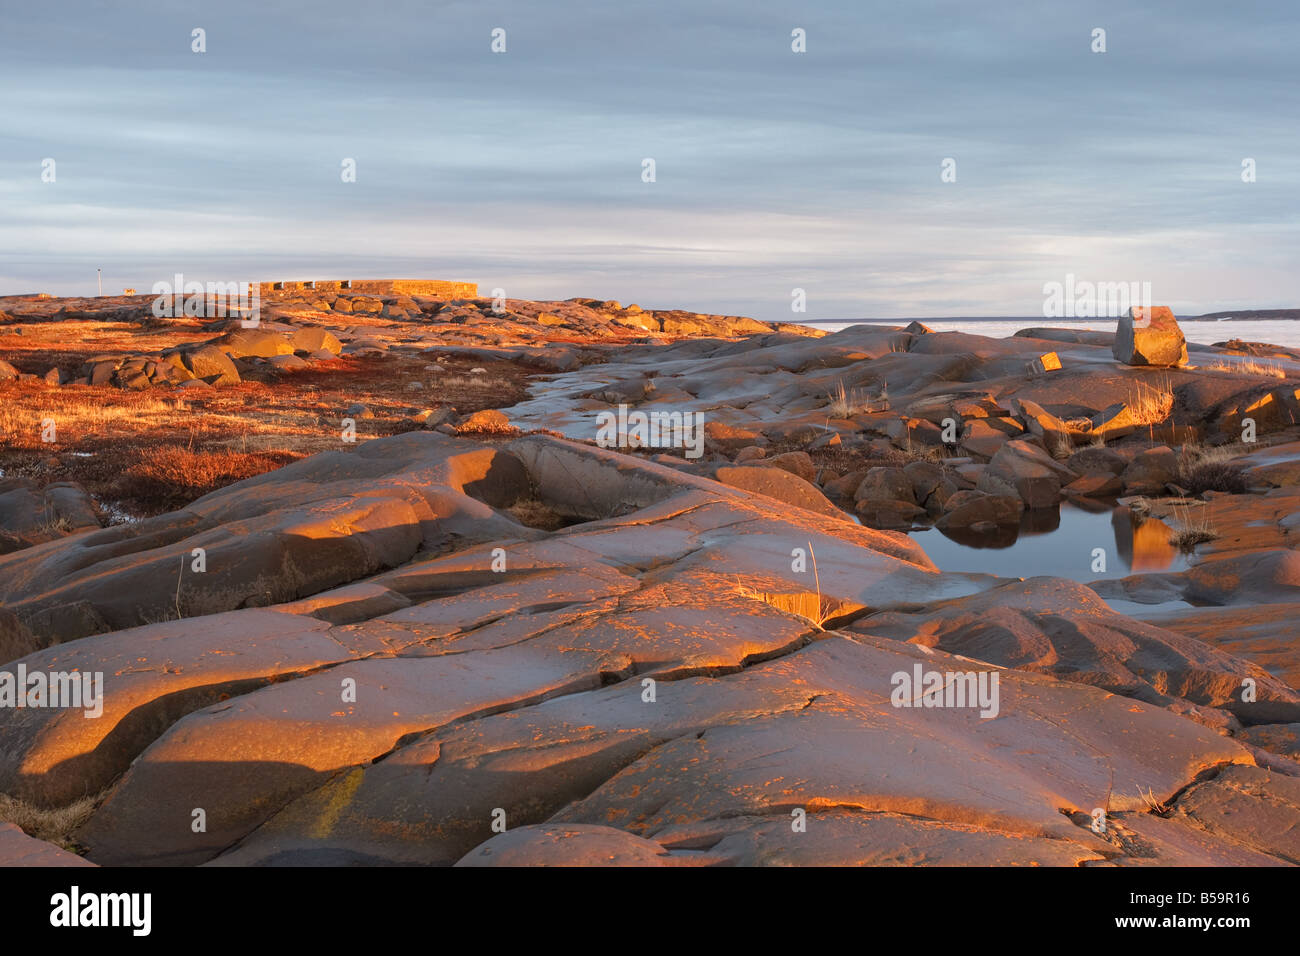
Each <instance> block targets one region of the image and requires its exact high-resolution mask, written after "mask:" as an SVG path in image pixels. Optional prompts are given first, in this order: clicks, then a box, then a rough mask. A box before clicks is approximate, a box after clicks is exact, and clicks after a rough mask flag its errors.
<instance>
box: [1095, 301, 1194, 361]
mask: <svg viewBox="0 0 1300 956" xmlns="http://www.w3.org/2000/svg"><path fill="white" fill-rule="evenodd" d="M1113 351H1114V354H1115V358H1116V359H1118V360H1119V361H1121V362H1123V363H1124V364H1125V365H1155V366H1163V367H1169V368H1173V367H1176V366H1179V365H1186V364H1187V341H1186V339H1184V338H1183V330H1182V329H1180V328H1179V327H1178V320H1177V319H1175V318H1174V313H1173V310H1171V309H1170V308H1169V307H1168V306H1164V305H1156V306H1136V305H1135V306H1133V307H1132V308H1131V309H1129V314H1128V315H1125V316H1121V317H1120V320H1119V325H1118V327H1117V328H1116V331H1115V344H1114V346H1113Z"/></svg>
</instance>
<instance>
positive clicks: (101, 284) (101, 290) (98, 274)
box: [95, 269, 104, 296]
mask: <svg viewBox="0 0 1300 956" xmlns="http://www.w3.org/2000/svg"><path fill="white" fill-rule="evenodd" d="M95 278H96V279H98V280H99V294H100V295H101V296H102V295H103V294H104V270H103V269H96V270H95Z"/></svg>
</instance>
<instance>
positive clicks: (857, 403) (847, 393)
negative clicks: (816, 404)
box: [826, 382, 867, 418]
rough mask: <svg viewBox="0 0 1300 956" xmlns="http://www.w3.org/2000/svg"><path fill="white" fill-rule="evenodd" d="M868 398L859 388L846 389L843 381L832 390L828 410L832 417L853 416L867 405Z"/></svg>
mask: <svg viewBox="0 0 1300 956" xmlns="http://www.w3.org/2000/svg"><path fill="white" fill-rule="evenodd" d="M866 404H867V403H866V400H865V399H864V398H863V396H862V395H861V394H860V393H859V392H858V390H857V389H855V388H854V389H846V388H845V387H844V383H843V382H839V383H837V384H836V386H835V388H834V389H832V390H831V394H830V404H829V405H827V406H826V410H827V411H828V412H830V415H831V417H832V418H852V417H853V416H854V415H856V414H857V413H858V412H860V411H862V409H863V408H864V407H865V406H866Z"/></svg>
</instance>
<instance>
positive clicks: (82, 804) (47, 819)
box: [0, 793, 104, 850]
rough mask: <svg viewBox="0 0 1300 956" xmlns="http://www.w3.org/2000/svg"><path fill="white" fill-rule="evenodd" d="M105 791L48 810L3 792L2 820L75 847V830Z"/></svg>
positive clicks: (52, 841) (60, 844) (67, 847)
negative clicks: (73, 835)
mask: <svg viewBox="0 0 1300 956" xmlns="http://www.w3.org/2000/svg"><path fill="white" fill-rule="evenodd" d="M103 797H104V794H102V793H100V794H96V795H95V796H93V797H82V798H81V799H80V800H78V801H76V802H75V803H72V804H69V805H68V806H66V807H57V808H55V809H53V810H45V809H42V808H40V807H34V806H32V805H31V804H30V803H25V802H23V801H22V800H18V799H16V798H15V797H11V796H9V795H8V794H6V793H0V822H4V823H12V824H14V825H15V826H17V827H18V828H19V829H21V830H22V831H23V832H24V833H26V834H27V835H28V836H33V837H36V839H38V840H45V841H47V842H49V843H54V844H57V845H58V846H61V847H63V848H64V849H65V850H66V849H72V847H73V843H72V834H73V833H75V832H76V831H77V829H78V828H79V827H80V826H81V825H82V824H83V823H85V822H86V821H87V820H89V819H90V815H91V813H93V812H94V810H95V807H96V805H98V803H99V802H100V801H101V800H102V799H103Z"/></svg>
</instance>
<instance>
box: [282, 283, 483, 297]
mask: <svg viewBox="0 0 1300 956" xmlns="http://www.w3.org/2000/svg"><path fill="white" fill-rule="evenodd" d="M258 291H259V293H260V294H261V295H270V294H272V293H275V292H359V293H362V294H364V295H385V294H387V295H430V296H436V297H437V298H440V299H477V298H478V286H477V285H476V284H475V283H473V282H447V281H444V280H442V279H328V280H315V281H308V282H261V283H258Z"/></svg>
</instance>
